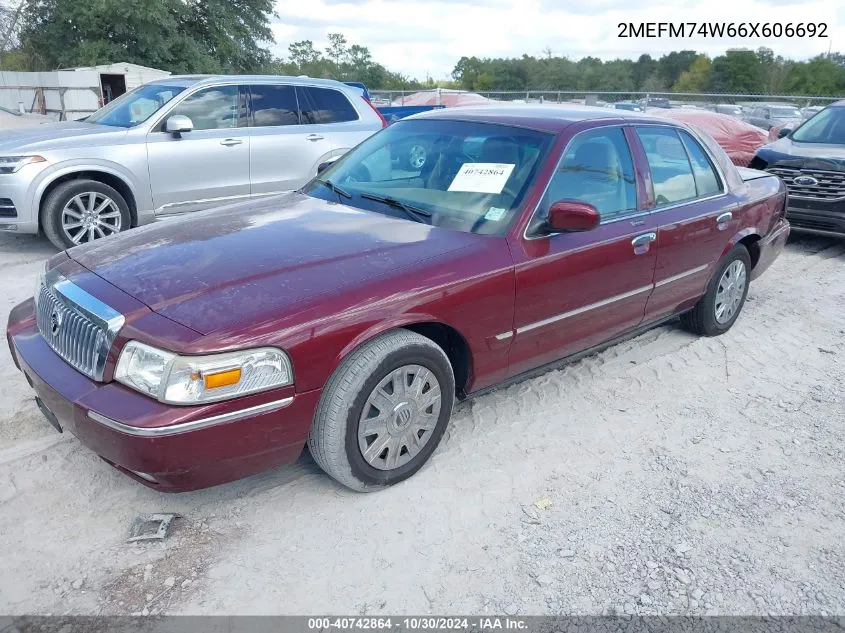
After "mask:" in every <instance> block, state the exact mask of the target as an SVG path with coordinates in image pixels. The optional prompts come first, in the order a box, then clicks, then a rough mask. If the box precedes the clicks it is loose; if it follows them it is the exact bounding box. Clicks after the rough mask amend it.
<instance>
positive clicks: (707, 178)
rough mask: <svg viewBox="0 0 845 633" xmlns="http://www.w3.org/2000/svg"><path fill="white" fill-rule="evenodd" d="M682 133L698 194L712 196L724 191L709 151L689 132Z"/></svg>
mask: <svg viewBox="0 0 845 633" xmlns="http://www.w3.org/2000/svg"><path fill="white" fill-rule="evenodd" d="M680 135H681V141H683V143H684V147H685V148H686V150H687V154H688V155H689V158H690V164H691V165H692V175H693V177H694V178H695V187H696V190H697V191H698V196H699V197H701V196H712V195H715V194H717V193H720V192H721V191H722V184H721V182H720V181H719V177H718V176H717V175H716V170H715V169H714V168H713V163H711V162H710V159H709V158H708V157H707V153H706V152H705V151H704V150H703V149H702V147H701V145H699V144H698V141H696V140H695V139H694V138H692V137H691V136H690V135H689V134H687V133H686V132H680Z"/></svg>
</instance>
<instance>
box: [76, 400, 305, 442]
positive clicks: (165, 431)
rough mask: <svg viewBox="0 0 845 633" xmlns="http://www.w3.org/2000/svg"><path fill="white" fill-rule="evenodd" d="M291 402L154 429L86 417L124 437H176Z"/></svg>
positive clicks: (93, 414) (93, 413)
mask: <svg viewBox="0 0 845 633" xmlns="http://www.w3.org/2000/svg"><path fill="white" fill-rule="evenodd" d="M291 402H293V396H291V397H288V398H283V399H282V400H275V401H273V402H266V403H264V404H259V405H256V406H254V407H249V408H247V409H241V410H240V411H232V412H230V413H221V414H220V415H213V416H211V417H209V418H202V419H200V420H192V421H190V422H182V423H180V424H172V425H170V426H161V427H155V428H140V427H137V426H130V425H128V424H123V423H122V422H118V421H117V420H112V419H111V418H107V417H106V416H104V415H101V414H99V413H97V412H96V411H90V410H89V411H88V417H89V418H91V419H92V420H94V421H95V422H99V423H100V424H102V425H103V426H107V427H109V428H110V429H113V430H115V431H118V432H120V433H124V434H126V435H133V436H135V437H166V436H168V435H176V434H177V433H185V432H187V431H196V430H197V429H204V428H207V427H210V426H216V425H218V424H224V423H226V422H234V421H235V420H240V419H241V418H246V417H249V416H251V415H262V414H264V413H271V412H272V411H277V410H278V409H283V408H284V407H286V406H288V405H289V404H290V403H291Z"/></svg>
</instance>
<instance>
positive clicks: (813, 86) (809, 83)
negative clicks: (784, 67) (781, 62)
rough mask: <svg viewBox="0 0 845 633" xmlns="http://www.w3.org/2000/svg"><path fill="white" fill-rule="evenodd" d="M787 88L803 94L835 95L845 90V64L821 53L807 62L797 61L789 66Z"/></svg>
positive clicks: (792, 91)
mask: <svg viewBox="0 0 845 633" xmlns="http://www.w3.org/2000/svg"><path fill="white" fill-rule="evenodd" d="M784 83H785V88H786V90H787V91H788V92H790V93H793V94H801V95H824V96H835V95H840V94H842V93H843V92H845V65H843V64H842V63H837V60H836V59H835V58H833V57H831V56H828V55H819V56H818V57H814V58H813V59H811V60H810V61H807V62H796V63H794V64H792V66H791V67H790V68H789V70H788V72H787V75H786V79H785V82H784Z"/></svg>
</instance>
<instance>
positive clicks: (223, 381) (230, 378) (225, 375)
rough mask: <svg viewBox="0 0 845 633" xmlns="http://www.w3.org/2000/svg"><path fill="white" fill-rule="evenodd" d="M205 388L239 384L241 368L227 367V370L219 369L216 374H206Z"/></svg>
mask: <svg viewBox="0 0 845 633" xmlns="http://www.w3.org/2000/svg"><path fill="white" fill-rule="evenodd" d="M204 378H205V388H206V389H219V388H220V387H230V386H231V385H237V384H238V383H239V382H240V380H241V369H240V367H238V368H237V369H227V370H226V371H219V372H217V373H215V374H206V375H205V376H204Z"/></svg>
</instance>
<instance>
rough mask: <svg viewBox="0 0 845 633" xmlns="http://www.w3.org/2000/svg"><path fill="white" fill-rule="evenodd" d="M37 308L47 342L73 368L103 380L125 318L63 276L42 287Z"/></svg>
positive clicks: (52, 278)
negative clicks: (112, 346)
mask: <svg viewBox="0 0 845 633" xmlns="http://www.w3.org/2000/svg"><path fill="white" fill-rule="evenodd" d="M35 304H36V311H35V319H36V323H37V325H38V331H39V333H40V334H41V336H42V338H43V339H44V341H46V343H47V344H48V345H49V346H50V347H51V348H52V349H53V351H54V352H56V354H58V355H59V356H61V357H62V358H63V359H64V360H65V361H67V363H68V364H70V365H71V366H72V367H73V368H75V369H77V370H78V371H80V372H82V373H83V374H85V375H86V376H88V377H89V378H93V379H94V380H102V379H103V370H104V369H105V365H106V358H107V357H108V353H109V350H110V349H111V345H112V343H113V342H114V338H115V336H116V335H117V332H118V330H119V329H120V327H121V326H122V325H123V316H122V315H120V314H119V313H118V312H116V311H115V310H113V309H112V308H110V307H109V306H107V305H106V304H104V303H102V302H101V301H100V300H99V299H97V298H95V297H93V296H92V295H90V294H88V293H87V292H85V291H84V290H82V288H80V287H79V286H77V285H76V284H74V283H72V282H70V281H68V280H67V279H65V278H64V277H61V276H59V275H50V274H48V276H47V278H46V279H45V280H44V281H43V282H41V283H39V285H38V288H37V290H36V295H35Z"/></svg>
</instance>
